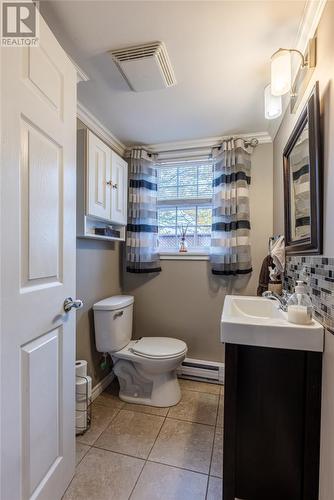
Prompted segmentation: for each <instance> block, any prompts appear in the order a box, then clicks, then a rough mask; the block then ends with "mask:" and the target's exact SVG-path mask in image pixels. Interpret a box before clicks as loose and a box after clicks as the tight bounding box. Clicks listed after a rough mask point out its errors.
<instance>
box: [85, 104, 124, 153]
mask: <svg viewBox="0 0 334 500" xmlns="http://www.w3.org/2000/svg"><path fill="white" fill-rule="evenodd" d="M77 117H78V118H79V120H81V121H82V122H83V123H84V124H85V125H86V126H87V127H88V128H89V129H90V130H91V131H92V132H94V133H95V134H96V135H98V136H99V137H100V139H101V140H102V141H104V142H105V143H106V144H108V146H110V147H111V148H112V149H113V150H114V151H115V152H116V153H118V154H119V155H121V156H124V153H125V150H126V146H125V145H124V144H123V143H122V142H121V141H119V140H118V139H117V138H116V137H115V136H114V135H113V134H112V133H111V132H110V130H109V129H107V127H105V126H104V125H103V124H102V123H101V122H100V121H99V120H98V119H97V118H96V117H95V116H94V115H93V114H92V113H91V112H90V111H88V109H87V108H86V107H85V106H84V105H83V104H82V103H81V102H80V101H78V102H77Z"/></svg>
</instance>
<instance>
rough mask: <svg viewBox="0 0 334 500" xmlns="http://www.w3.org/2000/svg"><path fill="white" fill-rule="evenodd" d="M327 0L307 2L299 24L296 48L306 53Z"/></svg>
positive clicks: (310, 0)
mask: <svg viewBox="0 0 334 500" xmlns="http://www.w3.org/2000/svg"><path fill="white" fill-rule="evenodd" d="M326 3H327V0H308V1H307V2H306V5H305V8H304V12H303V17H302V20H301V22H300V25H299V29H298V34H297V40H296V47H295V48H296V49H298V50H300V51H301V52H302V53H304V52H305V51H306V49H307V45H308V41H309V40H310V39H311V38H313V37H314V35H315V33H316V31H317V28H318V25H319V22H320V19H321V16H322V13H323V11H324V8H325V5H326Z"/></svg>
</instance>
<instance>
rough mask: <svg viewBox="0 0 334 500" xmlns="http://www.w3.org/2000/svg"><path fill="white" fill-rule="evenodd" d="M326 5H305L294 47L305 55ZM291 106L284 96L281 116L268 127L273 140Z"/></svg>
mask: <svg viewBox="0 0 334 500" xmlns="http://www.w3.org/2000/svg"><path fill="white" fill-rule="evenodd" d="M326 3H327V0H307V2H306V4H305V8H304V12H303V15H302V19H301V22H300V25H299V28H298V33H297V38H296V43H295V47H294V48H296V49H297V50H300V52H302V53H303V54H304V53H305V51H306V49H307V46H308V42H309V40H310V39H311V38H313V37H314V36H315V35H316V31H317V29H318V25H319V22H320V19H321V16H322V13H323V11H324V8H325V6H326ZM296 71H297V70H296V69H294V73H296ZM289 105H290V96H289V95H285V96H283V106H282V108H283V109H282V114H281V116H280V117H279V118H277V119H276V120H271V121H270V123H269V125H268V132H269V135H270V136H271V137H272V138H275V136H276V134H277V132H278V129H279V128H280V125H281V123H282V121H283V118H284V116H285V113H286V111H287V109H288V107H289Z"/></svg>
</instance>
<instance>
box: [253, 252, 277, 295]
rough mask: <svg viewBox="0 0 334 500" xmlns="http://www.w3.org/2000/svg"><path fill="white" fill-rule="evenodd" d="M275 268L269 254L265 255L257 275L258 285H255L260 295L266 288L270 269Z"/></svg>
mask: <svg viewBox="0 0 334 500" xmlns="http://www.w3.org/2000/svg"><path fill="white" fill-rule="evenodd" d="M272 269H275V264H274V263H273V259H272V258H271V255H267V257H265V259H264V260H263V262H262V266H261V271H260V276H259V285H258V287H257V295H258V296H259V297H260V296H261V295H262V294H263V292H266V291H267V290H268V284H269V281H270V273H271V270H272Z"/></svg>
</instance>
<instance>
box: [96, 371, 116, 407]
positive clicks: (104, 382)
mask: <svg viewBox="0 0 334 500" xmlns="http://www.w3.org/2000/svg"><path fill="white" fill-rule="evenodd" d="M114 378H115V375H114V372H113V371H111V372H110V373H108V375H107V376H106V377H104V378H103V379H102V380H100V382H98V383H97V384H96V385H94V387H93V389H92V401H94V399H96V398H97V397H98V396H99V395H100V394H101V392H103V391H104V389H106V388H107V387H108V385H109V384H111V382H112V381H113V380H114Z"/></svg>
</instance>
